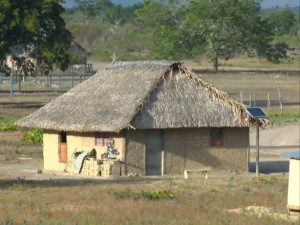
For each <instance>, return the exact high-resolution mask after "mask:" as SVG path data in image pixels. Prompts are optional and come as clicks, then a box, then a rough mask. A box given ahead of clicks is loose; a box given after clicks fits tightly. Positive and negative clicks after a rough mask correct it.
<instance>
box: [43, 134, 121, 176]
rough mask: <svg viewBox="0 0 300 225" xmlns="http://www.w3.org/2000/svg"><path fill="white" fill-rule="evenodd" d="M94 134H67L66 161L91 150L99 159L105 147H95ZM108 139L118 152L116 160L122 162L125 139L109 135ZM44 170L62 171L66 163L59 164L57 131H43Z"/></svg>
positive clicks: (58, 137)
mask: <svg viewBox="0 0 300 225" xmlns="http://www.w3.org/2000/svg"><path fill="white" fill-rule="evenodd" d="M95 136H96V135H95V133H76V132H67V149H68V159H70V158H71V157H72V155H73V153H75V152H80V151H91V150H92V149H93V148H95V149H96V151H97V159H101V154H102V153H104V152H106V150H107V147H106V146H96V145H95ZM109 137H110V138H113V139H114V141H115V148H116V149H117V150H118V151H119V153H120V154H119V155H118V156H117V159H120V160H121V161H123V160H124V149H125V139H124V137H123V135H122V133H120V134H109ZM43 139H44V150H43V151H44V169H45V170H55V171H63V170H64V169H65V167H66V163H60V162H59V153H58V151H59V140H60V135H59V132H58V131H49V130H45V131H44V137H43Z"/></svg>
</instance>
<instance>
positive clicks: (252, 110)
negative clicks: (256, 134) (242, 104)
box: [246, 107, 267, 118]
mask: <svg viewBox="0 0 300 225" xmlns="http://www.w3.org/2000/svg"><path fill="white" fill-rule="evenodd" d="M246 110H247V113H248V114H249V115H250V116H251V117H252V118H267V114H266V113H265V112H264V111H263V110H262V109H261V108H260V107H247V108H246Z"/></svg>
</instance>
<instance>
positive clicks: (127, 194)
mask: <svg viewBox="0 0 300 225" xmlns="http://www.w3.org/2000/svg"><path fill="white" fill-rule="evenodd" d="M113 195H114V197H115V199H133V200H138V199H141V198H145V199H149V200H159V199H170V198H173V197H174V194H173V193H172V192H171V191H169V190H168V191H158V190H152V191H144V190H142V191H132V190H130V189H125V190H124V191H120V192H113Z"/></svg>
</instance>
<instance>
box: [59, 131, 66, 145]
mask: <svg viewBox="0 0 300 225" xmlns="http://www.w3.org/2000/svg"><path fill="white" fill-rule="evenodd" d="M60 142H61V143H67V132H65V131H61V132H60Z"/></svg>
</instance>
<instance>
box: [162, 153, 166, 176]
mask: <svg viewBox="0 0 300 225" xmlns="http://www.w3.org/2000/svg"><path fill="white" fill-rule="evenodd" d="M164 165H165V151H164V150H162V151H161V176H163V175H164V170H165V168H164Z"/></svg>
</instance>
